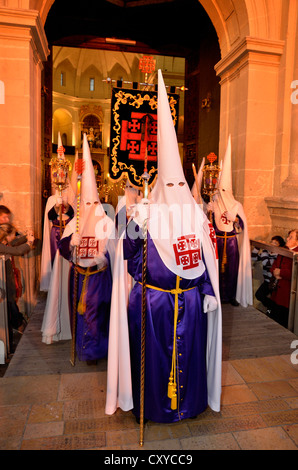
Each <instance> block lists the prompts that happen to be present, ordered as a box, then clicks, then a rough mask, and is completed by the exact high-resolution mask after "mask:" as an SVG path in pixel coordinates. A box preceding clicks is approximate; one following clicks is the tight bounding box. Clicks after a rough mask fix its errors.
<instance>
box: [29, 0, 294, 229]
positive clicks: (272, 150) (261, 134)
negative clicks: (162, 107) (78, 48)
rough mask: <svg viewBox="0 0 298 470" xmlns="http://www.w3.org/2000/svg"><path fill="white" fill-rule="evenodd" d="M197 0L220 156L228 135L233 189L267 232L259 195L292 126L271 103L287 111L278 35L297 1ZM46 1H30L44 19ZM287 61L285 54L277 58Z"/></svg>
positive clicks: (277, 168) (277, 182)
mask: <svg viewBox="0 0 298 470" xmlns="http://www.w3.org/2000/svg"><path fill="white" fill-rule="evenodd" d="M198 2H199V3H200V4H201V5H202V7H203V8H204V9H205V11H206V13H207V14H208V16H209V18H210V20H211V22H212V24H213V26H214V28H215V30H216V33H217V36H218V42H219V46H220V52H221V60H220V61H219V62H218V64H216V67H215V69H216V73H217V74H218V76H219V77H220V80H221V81H220V84H221V106H220V108H221V109H220V144H219V156H220V158H221V157H222V156H223V155H224V152H225V147H226V142H227V138H228V135H229V134H231V135H232V153H233V182H234V193H235V196H236V197H237V198H238V199H239V200H240V201H241V202H243V203H244V205H245V210H246V213H247V217H248V221H249V225H250V227H251V234H252V236H255V235H258V236H261V237H263V238H266V237H267V236H268V235H269V233H270V230H271V226H272V220H271V218H270V213H269V210H268V207H267V204H266V202H265V198H266V197H267V198H268V197H269V198H270V197H271V196H274V195H279V194H280V192H281V190H280V189H279V188H280V187H281V183H283V182H284V181H285V180H287V177H288V166H289V149H290V143H291V139H292V137H291V131H290V127H291V126H290V125H289V122H288V121H286V120H285V119H284V121H282V117H280V115H278V114H281V113H278V108H279V107H280V106H281V107H282V108H283V109H282V110H281V111H282V114H283V115H284V113H289V114H291V109H290V104H289V103H288V105H283V106H282V105H280V104H279V102H280V101H281V98H280V94H281V93H282V94H283V95H284V97H285V98H286V93H287V90H286V86H287V84H286V83H282V82H283V80H284V79H285V78H287V77H285V73H283V72H281V70H280V62H281V60H283V61H287V58H286V57H285V55H284V51H285V42H284V41H283V39H286V38H287V36H288V39H287V44H288V43H289V42H290V39H289V32H290V30H289V29H288V25H287V22H292V23H293V22H295V21H296V19H295V15H296V12H295V11H293V9H294V10H295V8H296V7H294V6H293V4H291V5H290V4H289V5H285V4H284V2H279V1H271V0H264V1H262V2H260V1H258V0H237V2H236V1H233V0H198ZM120 3H121V2H120ZM53 4H54V1H53V0H35V1H34V0H31V1H30V6H31V7H33V8H35V9H38V10H39V12H40V16H41V19H42V22H43V24H44V23H45V21H46V18H47V15H48V12H49V10H50V8H51V6H52V5H53ZM123 4H124V2H123ZM282 28H283V29H282ZM292 32H293V33H294V35H293V36H292V37H293V39H292V45H291V50H290V52H288V53H289V54H290V55H291V54H293V50H295V45H294V44H293V41H294V42H295V40H296V32H295V28H294V26H292ZM290 62H291V57H289V59H288V64H286V63H285V62H284V63H283V65H284V66H286V65H291V64H290ZM292 68H293V67H292ZM292 73H294V68H293V70H292ZM290 78H291V81H292V80H293V79H294V78H295V77H293V76H291V77H290ZM296 78H297V77H296ZM256 84H257V86H256ZM268 84H269V86H268ZM260 116H261V117H262V118H260ZM283 126H287V129H286V130H284V129H283ZM280 128H282V130H281V131H279V133H278V129H280ZM277 149H281V154H280V153H277V152H278V150H277ZM292 166H293V165H292ZM284 186H285V187H287V185H284ZM256 220H258V223H256Z"/></svg>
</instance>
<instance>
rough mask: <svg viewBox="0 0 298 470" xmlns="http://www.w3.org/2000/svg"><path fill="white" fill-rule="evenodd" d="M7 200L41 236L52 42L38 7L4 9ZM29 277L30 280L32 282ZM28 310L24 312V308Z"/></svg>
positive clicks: (28, 295)
mask: <svg viewBox="0 0 298 470" xmlns="http://www.w3.org/2000/svg"><path fill="white" fill-rule="evenodd" d="M0 44H1V47H0V50H1V53H0V77H1V80H2V82H3V84H4V101H3V104H0V110H1V112H0V142H1V146H0V188H1V191H2V192H3V198H2V200H1V203H2V204H4V205H6V206H8V207H9V208H10V210H11V211H12V213H13V222H14V224H15V225H16V227H17V229H18V230H20V231H24V230H25V229H26V228H32V229H33V230H34V232H35V235H36V236H37V237H38V238H41V225H42V224H41V218H42V214H41V71H42V62H43V61H45V60H46V57H47V54H48V49H47V40H46V36H45V32H44V29H43V26H42V24H41V21H40V17H39V14H38V12H37V11H31V10H24V9H20V10H19V9H9V8H0ZM26 263H27V264H26V267H24V270H25V271H26V273H27V276H29V277H27V279H26V292H25V296H24V298H25V304H26V305H25V308H24V310H25V312H26V313H30V309H31V307H32V305H33V304H34V294H35V285H36V277H37V276H36V273H37V272H38V264H39V258H38V257H37V256H32V254H31V256H30V258H29V257H28V258H27V259H26ZM28 279H29V280H28ZM24 310H23V311H24Z"/></svg>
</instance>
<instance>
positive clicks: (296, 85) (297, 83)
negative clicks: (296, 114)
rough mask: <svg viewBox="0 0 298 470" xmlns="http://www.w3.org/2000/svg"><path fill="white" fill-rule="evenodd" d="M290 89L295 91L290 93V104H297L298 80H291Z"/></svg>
mask: <svg viewBox="0 0 298 470" xmlns="http://www.w3.org/2000/svg"><path fill="white" fill-rule="evenodd" d="M291 88H294V89H295V91H293V92H292V93H291V102H292V104H298V80H293V82H292V83H291Z"/></svg>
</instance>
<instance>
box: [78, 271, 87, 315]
mask: <svg viewBox="0 0 298 470" xmlns="http://www.w3.org/2000/svg"><path fill="white" fill-rule="evenodd" d="M88 277H89V276H87V275H86V276H85V278H84V281H83V286H82V292H81V297H80V300H79V303H78V314H79V315H84V313H85V312H86V297H87V281H88Z"/></svg>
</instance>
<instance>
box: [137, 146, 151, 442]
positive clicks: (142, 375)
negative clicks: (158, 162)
mask: <svg viewBox="0 0 298 470" xmlns="http://www.w3.org/2000/svg"><path fill="white" fill-rule="evenodd" d="M149 178H150V176H149V174H148V172H147V149H146V150H145V163H144V173H143V175H142V179H143V181H144V198H145V199H148V181H149ZM143 237H144V244H143V263H142V323H141V368H140V441H139V443H140V446H143V445H144V405H145V343H146V312H147V304H146V283H147V243H148V232H147V219H145V221H144V224H143Z"/></svg>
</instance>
